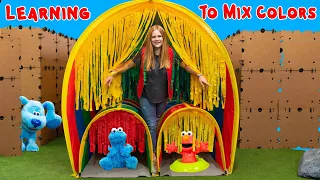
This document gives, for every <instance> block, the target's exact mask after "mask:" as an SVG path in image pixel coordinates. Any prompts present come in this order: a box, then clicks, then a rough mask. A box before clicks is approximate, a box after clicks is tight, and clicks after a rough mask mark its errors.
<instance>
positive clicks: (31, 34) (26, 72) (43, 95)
mask: <svg viewBox="0 0 320 180" xmlns="http://www.w3.org/2000/svg"><path fill="white" fill-rule="evenodd" d="M0 37H1V38H0V51H1V52H0V59H1V61H0V62H1V66H0V70H1V71H0V72H1V74H0V84H1V90H0V94H1V95H0V96H1V102H0V129H1V131H0V132H1V133H0V135H1V137H2V138H1V139H0V146H1V147H2V148H1V150H0V155H4V156H14V155H16V156H18V155H21V154H22V153H21V149H20V147H21V141H20V139H19V136H20V132H21V129H20V125H21V114H20V113H21V107H22V106H21V104H20V100H19V96H21V95H23V96H25V97H27V98H28V99H33V100H38V101H40V102H45V101H51V102H53V103H54V104H55V110H56V113H57V114H59V115H61V109H60V108H61V106H60V103H61V91H62V88H61V87H62V81H63V74H64V69H65V66H66V63H67V60H68V56H69V52H70V51H71V49H72V46H73V44H74V42H75V40H73V39H69V38H67V37H66V36H63V35H62V34H57V33H55V32H54V31H50V30H47V29H46V28H44V29H41V28H31V27H29V28H28V27H26V28H23V27H19V28H11V27H8V28H2V29H0ZM61 135H63V125H61V126H60V127H59V128H57V129H55V130H51V129H48V128H46V127H45V128H44V129H42V130H41V131H38V132H37V144H38V145H39V146H41V145H43V144H46V143H48V142H49V141H51V140H53V139H55V138H56V137H58V136H61Z"/></svg>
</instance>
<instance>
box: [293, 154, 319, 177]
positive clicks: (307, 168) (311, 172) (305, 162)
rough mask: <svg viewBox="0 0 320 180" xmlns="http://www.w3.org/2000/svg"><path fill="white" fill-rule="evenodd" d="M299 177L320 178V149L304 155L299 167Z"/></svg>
mask: <svg viewBox="0 0 320 180" xmlns="http://www.w3.org/2000/svg"><path fill="white" fill-rule="evenodd" d="M298 176H300V177H303V178H316V179H318V178H320V149H312V150H309V151H306V152H305V153H304V154H303V156H302V158H301V160H300V164H299V167H298Z"/></svg>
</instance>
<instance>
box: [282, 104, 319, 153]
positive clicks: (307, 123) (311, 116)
mask: <svg viewBox="0 0 320 180" xmlns="http://www.w3.org/2000/svg"><path fill="white" fill-rule="evenodd" d="M318 110H319V109H318ZM318 112H319V111H318ZM318 112H316V111H315V112H310V111H309V109H307V108H306V109H302V110H301V111H299V110H298V109H297V107H291V110H290V111H289V108H286V110H280V116H279V118H280V121H279V126H280V128H281V130H280V133H279V134H280V144H279V146H280V147H281V148H296V147H298V146H300V147H303V148H319V143H318V138H319V131H318V128H319V125H320V122H319V121H318V117H317V115H316V114H317V113H318Z"/></svg>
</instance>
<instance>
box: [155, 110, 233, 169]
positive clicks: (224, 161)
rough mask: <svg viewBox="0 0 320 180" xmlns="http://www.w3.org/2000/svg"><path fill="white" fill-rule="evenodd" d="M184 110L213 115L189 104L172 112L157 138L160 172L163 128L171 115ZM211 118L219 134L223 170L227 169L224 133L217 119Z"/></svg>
mask: <svg viewBox="0 0 320 180" xmlns="http://www.w3.org/2000/svg"><path fill="white" fill-rule="evenodd" d="M183 111H189V112H190V111H200V112H201V113H204V114H205V115H206V116H207V117H212V115H211V114H210V113H209V112H207V111H205V110H203V109H201V108H196V107H191V106H188V107H186V108H183V109H179V110H177V111H175V112H173V113H172V114H170V115H169V116H168V117H167V119H166V120H165V121H164V122H163V124H162V126H161V128H160V132H159V136H158V139H157V164H158V171H159V172H160V149H161V144H162V136H161V134H162V132H163V128H164V127H166V125H167V124H168V121H170V119H171V117H172V116H173V115H175V114H177V113H179V112H183ZM209 120H211V122H212V123H213V124H214V130H216V131H217V134H218V142H219V146H220V151H221V159H222V165H223V167H222V168H223V170H226V169H227V168H226V160H225V154H224V146H223V140H222V135H221V131H220V128H219V125H218V123H217V122H216V120H215V119H214V117H212V118H209Z"/></svg>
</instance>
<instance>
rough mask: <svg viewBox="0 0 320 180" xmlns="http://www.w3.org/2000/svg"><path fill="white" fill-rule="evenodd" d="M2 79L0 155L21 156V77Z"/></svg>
mask: <svg viewBox="0 0 320 180" xmlns="http://www.w3.org/2000/svg"><path fill="white" fill-rule="evenodd" d="M4 78H5V79H4V80H0V86H1V88H0V99H1V100H2V101H1V103H0V128H1V130H0V136H1V138H0V147H1V148H0V156H20V155H22V153H21V149H20V146H21V141H20V138H19V136H20V133H21V129H20V124H21V115H20V100H19V95H20V79H13V80H11V79H10V77H9V78H6V77H4Z"/></svg>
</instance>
